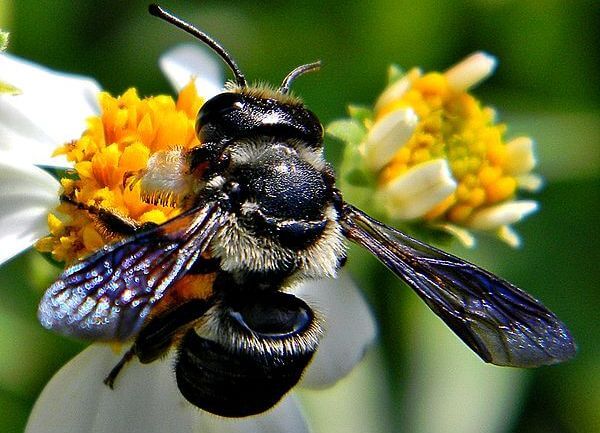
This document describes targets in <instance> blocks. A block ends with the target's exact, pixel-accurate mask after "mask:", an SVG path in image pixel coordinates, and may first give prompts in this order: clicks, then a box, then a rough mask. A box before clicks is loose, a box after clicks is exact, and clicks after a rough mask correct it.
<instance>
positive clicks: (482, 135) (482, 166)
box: [376, 73, 517, 223]
mask: <svg viewBox="0 0 600 433" xmlns="http://www.w3.org/2000/svg"><path fill="white" fill-rule="evenodd" d="M408 76H410V77H415V78H413V79H412V83H411V87H410V89H409V90H408V91H407V92H406V93H404V94H403V95H402V96H401V97H400V98H399V99H397V100H394V101H392V102H389V103H388V104H386V105H385V106H383V107H381V108H380V109H379V110H378V112H377V113H376V120H377V119H379V118H382V117H383V116H385V115H386V114H388V113H390V112H392V111H394V110H396V109H399V108H406V107H410V108H412V109H413V110H414V111H415V112H416V114H417V115H418V117H419V123H418V125H417V128H416V130H415V133H414V134H413V135H412V137H411V138H410V140H409V141H408V143H407V144H406V145H405V146H403V147H402V148H401V149H400V150H399V151H398V152H397V153H396V154H395V155H394V157H393V159H392V160H391V162H390V163H389V164H388V165H386V166H385V167H384V168H383V170H382V171H381V174H380V177H379V181H380V183H381V184H386V183H387V182H390V181H391V180H393V179H394V178H396V177H398V176H401V175H402V174H403V173H404V172H406V171H407V170H408V169H409V168H411V167H413V166H415V165H417V164H419V163H422V162H425V161H429V160H432V159H437V158H444V159H446V160H447V161H448V164H449V166H450V169H451V171H452V175H453V177H454V179H455V180H456V182H457V184H458V187H457V188H456V191H455V192H454V193H453V194H452V195H451V196H449V197H448V198H447V199H446V200H444V201H443V202H442V203H440V204H438V205H437V206H436V207H435V208H433V209H432V210H431V211H430V212H428V213H427V215H425V219H428V220H432V219H445V220H449V221H451V222H454V223H461V222H463V221H465V220H466V219H467V218H468V217H469V216H470V215H471V213H472V212H473V210H474V209H476V208H479V207H483V206H487V205H490V204H492V203H497V202H500V201H503V200H506V199H509V198H511V197H513V195H514V193H515V190H516V188H517V180H516V179H515V177H514V176H512V175H510V174H509V173H507V171H506V169H505V165H506V159H507V150H506V143H505V141H504V134H505V130H506V127H505V125H504V124H497V123H495V111H494V110H493V109H492V108H490V107H482V106H481V104H480V102H479V101H477V100H476V99H475V98H474V97H473V96H471V95H470V94H468V93H466V92H465V91H456V90H454V89H452V88H451V86H449V84H448V80H447V79H446V77H445V76H444V74H440V73H428V74H425V75H422V76H421V75H420V74H414V73H409V74H408Z"/></svg>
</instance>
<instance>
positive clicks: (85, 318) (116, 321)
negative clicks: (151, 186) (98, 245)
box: [38, 203, 226, 341]
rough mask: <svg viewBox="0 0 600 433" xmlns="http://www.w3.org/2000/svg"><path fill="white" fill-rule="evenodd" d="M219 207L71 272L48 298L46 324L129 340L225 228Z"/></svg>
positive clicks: (195, 212) (127, 242)
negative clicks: (174, 284) (213, 238)
mask: <svg viewBox="0 0 600 433" xmlns="http://www.w3.org/2000/svg"><path fill="white" fill-rule="evenodd" d="M225 217H226V214H225V213H224V212H222V211H221V209H220V208H219V206H218V205H217V204H215V203H211V204H208V205H206V206H204V207H200V208H195V209H192V210H190V211H188V212H185V213H183V214H181V215H179V216H177V217H176V218H173V219H172V220H170V221H167V222H166V223H164V224H162V225H160V226H158V227H156V228H154V229H151V230H149V231H146V232H142V233H140V234H137V235H134V236H132V237H129V238H126V239H123V240H122V241H120V242H117V243H114V244H111V245H107V246H105V247H104V248H102V249H101V250H99V251H97V252H96V253H94V254H92V255H91V256H89V257H88V258H86V259H84V260H83V261H81V262H79V263H77V264H75V265H73V266H71V267H70V268H68V269H66V270H65V271H64V272H63V273H62V275H61V276H60V277H59V278H58V280H57V281H56V282H55V283H54V284H52V286H50V288H49V289H48V290H47V291H46V293H45V294H44V297H43V298H42V301H41V303H40V306H39V309H38V317H39V319H40V322H41V323H42V325H43V326H44V327H45V328H47V329H52V330H55V331H57V332H60V333H62V334H66V335H72V336H76V337H80V338H89V339H94V340H121V341H122V340H126V339H128V338H129V337H131V336H132V335H135V334H136V333H137V332H138V331H139V330H140V328H141V326H142V324H143V322H144V319H145V318H146V316H147V315H148V313H149V312H150V311H151V309H152V306H153V305H154V304H155V303H156V302H157V301H158V300H159V299H161V298H162V297H163V296H164V294H165V293H166V291H167V290H168V289H169V288H170V287H171V286H172V285H173V283H174V282H175V281H177V280H178V279H179V278H180V277H182V276H183V275H184V274H185V273H186V272H187V270H188V269H189V268H190V267H191V266H192V265H193V264H194V261H195V260H196V259H197V258H198V256H199V255H200V254H202V252H203V251H205V250H206V248H207V246H208V244H209V242H210V240H211V239H212V237H213V236H214V235H215V233H216V232H217V230H218V228H219V227H220V226H221V225H222V224H223V221H224V219H225Z"/></svg>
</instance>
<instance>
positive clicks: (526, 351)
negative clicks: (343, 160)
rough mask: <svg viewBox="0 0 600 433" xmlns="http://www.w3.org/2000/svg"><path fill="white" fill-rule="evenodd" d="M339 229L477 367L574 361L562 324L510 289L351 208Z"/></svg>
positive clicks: (530, 299)
mask: <svg viewBox="0 0 600 433" xmlns="http://www.w3.org/2000/svg"><path fill="white" fill-rule="evenodd" d="M341 223H342V226H343V228H344V230H345V235H346V236H347V237H348V239H350V240H352V241H354V242H356V243H357V244H359V245H361V246H363V247H364V248H366V249H367V250H369V251H370V252H371V253H372V254H374V255H375V256H376V257H377V258H378V259H379V260H381V262H383V264H385V265H386V266H387V267H388V268H389V269H390V270H392V272H394V273H395V274H396V275H398V276H399V277H400V278H402V279H403V280H404V281H405V282H406V283H407V284H408V285H409V286H410V287H412V288H413V289H414V290H415V291H416V292H417V294H418V295H419V296H420V297H421V298H422V299H423V300H424V301H425V302H426V303H427V305H428V306H429V308H431V309H432V310H433V312H434V313H435V314H437V315H438V316H439V317H440V318H441V319H442V320H443V321H444V322H446V324H447V325H448V326H449V327H450V328H451V329H452V330H453V331H454V332H455V333H456V334H457V335H458V336H459V337H460V338H461V339H462V340H463V341H464V342H465V343H466V344H467V345H468V346H469V347H470V348H471V349H472V350H474V351H475V352H476V353H477V354H478V355H479V356H480V357H481V358H482V359H483V360H484V361H486V362H491V363H493V364H497V365H508V366H513V367H535V366H539V365H545V364H554V363H557V362H561V361H564V360H566V359H569V358H571V357H572V356H574V354H575V350H576V349H575V343H574V341H573V339H572V338H571V336H570V334H569V331H568V330H567V328H566V327H565V325H564V324H563V323H562V322H560V321H559V320H558V318H557V317H556V316H555V315H554V314H553V313H552V312H550V311H549V310H548V309H546V308H545V307H544V306H543V305H542V304H541V303H540V302H539V301H537V300H535V299H534V298H532V297H531V296H530V295H528V294H527V293H525V292H523V291H522V290H520V289H519V288H518V287H515V286H514V285H512V284H511V283H509V282H507V281H505V280H502V279H501V278H498V277H496V276H495V275H493V274H491V273H489V272H487V271H485V270H484V269H481V268H479V267H477V266H475V265H473V264H472V263H468V262H466V261H464V260H461V259H459V258H458V257H455V256H453V255H451V254H447V253H445V252H443V251H441V250H438V249H436V248H433V247H431V246H429V245H427V244H424V243H422V242H419V241H417V240H416V239H413V238H411V237H410V236H408V235H406V234H404V233H402V232H400V231H398V230H395V229H393V228H391V227H388V226H386V225H384V224H382V223H380V222H378V221H376V220H374V219H372V218H371V217H369V216H368V215H366V214H364V213H363V212H362V211H360V210H359V209H356V208H354V207H352V206H350V205H345V207H344V215H343V217H342V221H341Z"/></svg>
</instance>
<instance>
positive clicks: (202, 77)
mask: <svg viewBox="0 0 600 433" xmlns="http://www.w3.org/2000/svg"><path fill="white" fill-rule="evenodd" d="M159 64H160V69H161V70H162V71H163V73H164V74H165V76H166V77H167V78H168V79H169V81H170V82H171V85H172V86H173V87H174V88H175V89H176V90H177V91H179V90H181V89H182V88H183V87H184V86H185V85H186V84H188V83H189V82H190V80H191V79H192V78H194V77H195V84H196V90H197V91H198V94H199V95H200V96H201V97H202V98H204V99H205V100H206V99H210V98H212V97H213V96H215V95H217V94H219V93H221V92H222V91H223V82H224V80H223V71H222V70H221V67H220V65H219V63H217V62H216V60H215V54H214V53H212V52H209V51H208V49H204V48H200V47H198V46H196V45H179V46H177V47H175V48H172V49H171V50H169V51H167V52H166V53H165V54H163V55H162V56H161V58H160V62H159Z"/></svg>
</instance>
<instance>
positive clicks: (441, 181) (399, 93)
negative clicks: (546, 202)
mask: <svg viewBox="0 0 600 433" xmlns="http://www.w3.org/2000/svg"><path fill="white" fill-rule="evenodd" d="M495 66H496V59H495V58H494V57H492V56H490V55H489V54H486V53H482V52H479V53H475V54H473V55H471V56H469V57H467V58H466V59H464V60H463V61H461V62H459V63H458V64H456V65H454V66H453V67H451V68H449V69H448V70H447V71H445V72H443V73H438V72H430V73H423V72H422V71H421V70H420V69H418V68H414V69H411V70H410V71H408V72H407V73H405V74H400V75H401V76H400V77H399V78H397V79H396V80H395V81H393V82H392V83H391V84H390V85H389V86H388V87H387V88H386V89H385V90H384V91H383V93H382V94H381V95H380V96H379V98H378V99H377V102H376V103H375V105H374V109H373V111H369V110H365V109H363V110H356V109H354V110H351V116H352V119H351V121H350V122H349V121H348V120H342V121H339V122H334V123H333V124H332V125H330V127H329V129H328V130H329V132H330V133H332V135H334V136H337V137H338V138H341V139H342V140H344V141H346V142H348V145H349V146H348V147H349V150H347V151H346V152H347V155H348V154H350V155H352V152H353V147H354V148H356V151H355V155H354V157H350V158H345V164H346V166H345V167H343V169H342V173H341V174H342V177H347V178H348V177H349V178H352V176H353V177H354V183H357V181H356V179H358V183H360V182H361V181H362V183H363V185H361V186H363V187H364V186H367V187H371V188H373V189H375V192H376V194H370V195H367V200H371V202H372V203H370V204H371V205H372V206H378V205H377V203H380V204H381V205H380V206H379V207H381V208H382V210H383V211H384V212H385V213H386V214H387V215H388V216H389V218H390V219H392V220H395V221H419V222H425V223H427V224H429V225H430V226H432V227H436V228H441V229H443V230H445V231H447V232H449V233H451V234H453V235H455V236H456V237H458V238H459V239H460V240H461V241H462V242H463V243H464V244H465V245H467V246H473V245H474V237H473V235H472V234H471V231H485V232H492V233H494V234H495V235H497V236H498V237H500V239H502V240H504V241H505V242H507V243H509V244H510V245H512V246H518V244H519V238H518V235H517V234H516V233H515V232H514V231H513V230H512V225H513V224H514V223H516V222H517V221H520V220H521V219H523V218H524V217H526V216H527V215H529V214H530V213H532V212H534V211H535V210H536V209H537V206H536V205H535V204H534V202H532V201H529V200H527V201H522V200H518V199H517V193H518V190H519V189H523V190H528V191H535V190H537V189H539V188H540V186H541V183H542V181H541V178H540V177H539V176H538V175H536V174H534V173H532V170H533V169H534V168H535V165H536V158H535V153H534V149H533V141H532V140H531V139H530V138H528V137H519V138H515V139H513V140H510V141H507V140H506V139H505V137H504V135H505V130H506V126H505V125H503V124H499V123H497V121H496V118H495V112H494V110H493V109H492V108H490V107H487V106H484V105H483V104H482V103H481V102H480V101H478V100H477V99H476V98H474V97H473V95H472V94H471V93H469V91H470V89H472V88H473V87H474V86H476V85H477V84H479V83H480V82H481V81H483V80H484V79H486V78H487V77H488V76H489V75H490V74H491V73H492V72H493V71H494V69H495ZM391 73H392V74H391V75H394V76H397V75H398V74H399V72H398V70H397V69H393V68H392V69H391ZM351 122H354V124H352V123H351ZM352 126H354V129H352ZM348 131H354V132H353V133H349V132H348ZM356 154H358V155H359V156H356ZM346 161H349V162H346ZM356 173H366V175H364V174H363V177H362V178H360V177H358V178H357V176H356ZM365 177H366V178H367V179H370V182H368V181H364V180H362V179H364V178H365ZM345 192H348V191H347V190H345ZM373 198H374V199H375V202H376V203H373ZM365 205H366V206H367V207H368V206H369V203H366V204H365Z"/></svg>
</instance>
